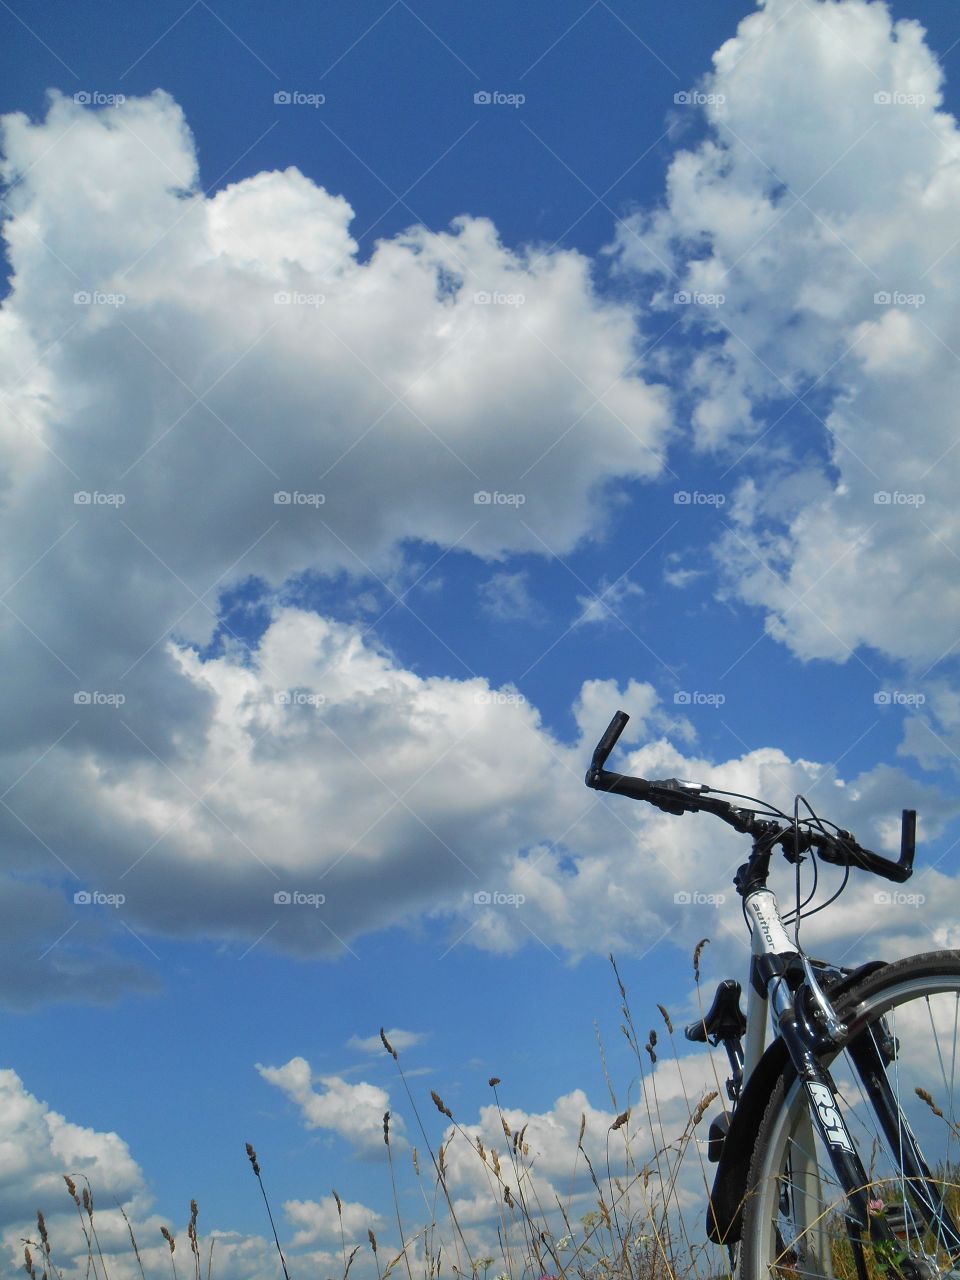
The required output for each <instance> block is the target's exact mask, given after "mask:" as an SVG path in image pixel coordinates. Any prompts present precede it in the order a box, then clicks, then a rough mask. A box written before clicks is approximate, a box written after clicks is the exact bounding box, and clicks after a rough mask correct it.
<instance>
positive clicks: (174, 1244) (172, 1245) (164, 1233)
mask: <svg viewBox="0 0 960 1280" xmlns="http://www.w3.org/2000/svg"><path fill="white" fill-rule="evenodd" d="M160 1234H161V1235H162V1236H163V1238H164V1240H166V1242H167V1244H168V1245H169V1246H170V1252H171V1253H173V1251H174V1249H175V1248H176V1247H177V1242H176V1240H174V1238H173V1236H172V1235H171V1233H170V1232H169V1231H168V1230H167V1228H166V1227H161V1228H160Z"/></svg>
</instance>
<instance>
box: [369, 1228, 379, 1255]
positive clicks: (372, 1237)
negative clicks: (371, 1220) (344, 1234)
mask: <svg viewBox="0 0 960 1280" xmlns="http://www.w3.org/2000/svg"><path fill="white" fill-rule="evenodd" d="M367 1239H368V1240H369V1241H370V1248H371V1249H372V1250H373V1252H374V1253H376V1252H377V1237H376V1236H375V1235H374V1234H373V1227H367Z"/></svg>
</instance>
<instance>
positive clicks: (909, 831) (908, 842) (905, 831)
mask: <svg viewBox="0 0 960 1280" xmlns="http://www.w3.org/2000/svg"><path fill="white" fill-rule="evenodd" d="M916 849H917V811H916V809H904V811H903V816H902V818H901V820H900V862H899V864H898V865H899V866H901V867H903V868H905V870H907V871H912V870H913V855H914V853H915V852H916Z"/></svg>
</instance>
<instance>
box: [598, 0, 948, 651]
mask: <svg viewBox="0 0 960 1280" xmlns="http://www.w3.org/2000/svg"><path fill="white" fill-rule="evenodd" d="M942 80H943V71H942V68H941V66H940V64H939V63H938V61H937V59H936V57H935V55H934V53H933V52H932V51H931V49H930V48H929V47H928V46H927V44H926V43H925V40H924V33H923V30H922V28H921V27H920V26H919V25H918V24H917V23H916V22H914V21H908V20H904V21H900V22H896V23H895V22H893V20H892V18H891V15H890V12H889V10H888V8H887V7H886V6H884V5H882V4H879V3H869V4H868V3H862V2H861V0H844V3H838V4H834V3H831V4H823V3H803V4H792V3H790V0H767V2H766V3H763V4H762V5H761V6H760V8H759V9H758V11H757V12H756V13H753V14H751V15H750V16H748V17H747V18H745V19H744V20H743V21H742V22H741V24H740V26H739V28H738V30H737V33H736V35H735V36H734V37H733V38H732V39H730V40H728V41H727V42H726V43H725V44H724V45H723V46H722V47H721V49H720V50H719V51H718V52H717V54H716V55H715V57H714V72H713V74H712V75H711V76H709V77H708V78H707V81H706V83H705V84H704V86H703V88H704V90H705V91H706V97H705V101H706V104H707V105H706V106H705V111H706V117H707V123H708V125H709V134H708V137H707V138H706V140H705V141H703V142H702V143H701V144H700V145H699V146H697V147H696V148H695V149H692V150H687V151H682V152H680V153H679V154H678V155H677V156H676V158H675V159H674V161H673V162H672V164H671V167H670V171H669V175H668V181H667V192H666V199H665V201H664V203H663V205H662V207H661V208H659V209H658V210H655V211H652V212H645V213H641V214H638V215H636V217H635V218H634V220H633V222H632V230H633V231H634V232H635V233H636V234H635V235H631V234H627V233H623V234H622V235H621V236H620V238H619V241H618V244H617V246H616V252H617V254H618V261H619V262H620V264H621V266H622V267H623V268H624V269H625V270H627V271H628V272H632V271H640V272H643V273H651V272H656V271H658V270H659V268H658V266H657V263H658V261H659V262H663V263H666V264H668V265H669V267H670V269H671V272H672V274H671V275H669V276H668V277H666V278H665V279H664V278H662V277H661V280H660V281H659V282H655V283H654V293H653V295H652V301H653V302H654V304H655V305H661V306H663V307H666V308H673V307H674V303H673V297H674V295H675V294H677V293H680V294H682V295H683V296H686V297H692V298H693V299H694V304H693V305H691V304H682V305H681V306H678V307H676V308H675V309H676V310H677V311H678V314H680V315H682V316H685V317H686V320H685V324H686V326H687V328H688V329H689V331H690V333H691V335H692V334H693V333H694V332H696V333H697V334H698V338H699V349H698V351H697V352H696V353H695V354H694V356H693V357H691V355H690V352H689V350H688V349H684V351H683V353H682V357H681V358H682V360H683V361H684V364H685V367H686V369H687V370H688V371H689V372H687V373H684V374H682V375H681V376H682V378H683V381H684V383H685V387H686V391H687V393H688V395H689V397H690V399H691V402H692V421H693V426H694V436H695V440H696V443H697V444H698V445H699V447H700V448H701V449H704V450H714V451H719V453H720V455H721V457H722V459H723V461H724V464H725V466H727V467H729V468H736V469H735V471H734V475H736V476H737V477H739V479H740V480H741V486H740V491H739V500H738V504H737V506H736V509H735V510H734V511H733V512H732V517H733V518H732V521H731V522H730V526H731V532H730V534H729V536H728V537H727V538H726V539H724V540H723V541H722V542H721V544H720V545H719V547H718V559H719V561H720V562H721V563H722V564H724V565H725V566H726V568H727V569H728V570H729V580H730V584H731V585H730V589H731V591H732V592H735V593H736V594H738V595H739V596H740V597H741V598H743V599H745V600H747V601H748V602H750V603H751V604H755V605H758V606H760V607H762V608H763V609H765V610H766V612H767V624H766V625H767V630H768V631H769V633H770V634H772V635H773V636H775V637H776V638H777V639H778V640H780V641H782V642H783V643H784V644H785V645H787V646H789V648H790V649H791V650H792V651H793V652H794V653H796V654H797V655H798V656H800V657H802V658H813V657H819V658H828V659H832V660H837V661H841V662H844V661H847V660H849V659H850V657H851V655H852V654H853V652H854V651H855V650H857V649H858V648H859V647H861V646H870V647H872V648H874V649H876V650H880V651H882V652H883V653H885V654H887V655H890V656H892V657H894V658H899V659H903V660H904V661H906V662H907V663H909V664H911V665H912V666H913V668H914V669H915V671H917V672H922V671H924V670H926V668H928V667H929V666H930V665H931V664H936V663H937V662H938V661H940V660H942V659H944V658H945V657H946V656H947V655H948V654H950V653H951V652H952V650H953V647H954V646H955V644H956V642H957V637H958V635H960V594H958V575H957V572H956V569H957V557H958V554H960V546H958V543H957V538H956V535H957V521H956V502H955V494H956V490H957V486H958V482H960V454H958V451H957V450H956V448H955V442H956V432H957V422H956V410H955V405H956V404H957V398H958V396H957V393H958V387H960V369H958V359H957V352H958V350H960V345H958V344H960V311H958V308H957V304H956V297H957V293H958V284H960V277H958V272H960V255H958V254H957V252H956V219H955V216H954V212H955V208H956V202H957V197H958V192H960V163H958V162H960V134H958V131H957V126H956V121H955V120H954V118H953V117H952V116H951V115H949V114H948V113H947V112H945V111H944V110H943V109H942ZM798 120H802V122H803V123H802V128H799V127H796V123H797V121H798ZM638 237H639V238H638ZM644 246H646V248H645V247H644ZM651 251H653V252H651ZM654 252H655V255H656V256H655V257H654ZM717 298H720V299H721V301H720V304H719V305H717ZM698 299H699V305H697V301H698ZM745 472H746V473H747V474H746V478H745V475H744V473H745ZM862 660H864V661H867V662H869V658H868V657H865V656H862Z"/></svg>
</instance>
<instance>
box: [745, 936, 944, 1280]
mask: <svg viewBox="0 0 960 1280" xmlns="http://www.w3.org/2000/svg"><path fill="white" fill-rule="evenodd" d="M837 1013H838V1016H839V1018H840V1020H841V1021H842V1022H843V1023H845V1024H847V1028H848V1030H847V1035H846V1036H845V1037H844V1039H843V1041H842V1043H841V1044H840V1046H839V1048H838V1049H837V1050H836V1051H835V1052H832V1053H830V1054H829V1055H825V1057H824V1061H825V1062H826V1063H827V1064H828V1065H829V1066H830V1070H831V1073H832V1074H833V1077H834V1082H835V1085H836V1088H837V1094H838V1100H839V1101H840V1104H841V1109H842V1111H843V1113H844V1119H845V1121H846V1124H847V1129H848V1131H849V1132H850V1134H851V1137H852V1139H853V1141H854V1143H855V1145H856V1146H857V1149H858V1152H859V1155H860V1159H861V1161H862V1163H863V1166H864V1168H865V1169H866V1170H867V1171H868V1174H869V1175H870V1177H871V1184H870V1196H871V1201H872V1205H873V1206H874V1212H876V1213H880V1214H883V1215H884V1216H886V1218H887V1220H888V1222H892V1221H896V1222H898V1223H899V1222H900V1217H901V1216H902V1217H903V1220H904V1222H905V1224H906V1226H905V1234H903V1235H901V1236H900V1240H901V1242H902V1249H903V1254H902V1256H900V1254H899V1253H898V1254H897V1255H895V1256H896V1257H898V1258H899V1261H900V1262H901V1263H903V1262H905V1260H906V1259H907V1258H908V1257H913V1258H916V1259H917V1260H918V1261H919V1259H920V1258H921V1257H922V1258H923V1259H924V1265H923V1267H922V1268H921V1270H922V1271H923V1274H924V1275H926V1276H935V1275H937V1274H939V1275H941V1276H943V1275H946V1274H947V1273H948V1272H949V1271H950V1270H951V1268H952V1266H953V1265H954V1260H955V1258H956V1251H955V1250H954V1251H953V1253H952V1259H951V1255H950V1254H948V1253H947V1252H946V1250H945V1249H944V1250H940V1249H939V1244H940V1241H939V1239H932V1238H931V1234H930V1231H929V1229H928V1230H927V1232H926V1234H924V1230H923V1225H924V1224H923V1221H922V1219H921V1218H920V1216H919V1215H918V1214H916V1213H914V1212H913V1210H912V1208H911V1205H912V1204H913V1201H912V1200H911V1197H910V1194H909V1188H908V1186H907V1182H908V1181H909V1179H904V1176H903V1164H904V1161H903V1155H902V1151H903V1137H902V1135H903V1133H905V1132H906V1130H904V1129H902V1119H903V1118H905V1119H906V1120H907V1121H908V1123H909V1124H910V1126H911V1129H912V1131H913V1132H914V1133H915V1134H917V1136H918V1140H919V1142H920V1146H921V1148H922V1149H923V1151H924V1154H925V1156H926V1157H927V1160H928V1165H929V1167H930V1168H931V1170H933V1171H936V1173H937V1175H938V1177H942V1181H943V1186H944V1188H947V1187H948V1186H949V1187H953V1186H954V1185H955V1184H956V1183H960V1172H957V1173H955V1174H951V1171H952V1170H960V1128H958V1124H957V1119H958V1117H957V1111H956V1107H955V1099H954V1093H955V1090H954V1085H955V1083H956V1080H957V1077H958V1075H960V952H957V951H935V952H927V953H924V954H922V955H916V956H911V957H909V958H907V959H905V960H899V961H896V962H894V963H892V964H889V965H886V966H885V967H884V968H882V969H879V970H877V971H876V972H874V973H873V974H870V975H869V976H868V977H866V978H865V979H864V980H863V982H862V983H860V984H858V985H857V986H856V987H855V988H853V989H852V990H851V991H849V992H848V993H847V994H846V995H845V996H844V997H843V998H842V999H841V1000H840V1001H838V1004H837ZM927 1021H928V1022H929V1026H930V1028H931V1030H932V1037H931V1039H930V1040H929V1041H926V1040H925V1041H924V1042H923V1043H918V1041H917V1038H916V1031H917V1029H918V1028H919V1029H922V1028H923V1027H924V1026H925V1025H926V1022H927ZM898 1032H899V1033H902V1034H898ZM948 1034H949V1035H952V1040H949V1041H948ZM863 1035H868V1036H870V1037H871V1041H872V1042H876V1043H877V1044H879V1043H881V1042H882V1044H883V1049H884V1058H883V1061H884V1063H885V1066H886V1074H887V1078H888V1080H890V1078H891V1075H892V1076H893V1084H894V1085H895V1089H894V1097H895V1101H896V1105H897V1108H899V1113H898V1125H899V1126H901V1127H900V1135H901V1136H900V1143H901V1146H900V1154H899V1155H898V1153H897V1152H896V1151H894V1152H891V1151H890V1148H891V1147H892V1146H894V1145H895V1144H894V1143H893V1142H891V1141H890V1140H889V1139H888V1137H887V1136H886V1135H885V1134H884V1133H883V1129H882V1126H881V1125H880V1122H879V1120H878V1119H877V1116H876V1113H875V1111H874V1109H873V1107H872V1106H871V1104H870V1103H869V1101H868V1100H867V1098H866V1095H865V1093H864V1092H863V1090H862V1088H859V1086H858V1085H857V1073H856V1071H855V1069H854V1066H853V1063H852V1060H851V1058H850V1056H849V1052H848V1051H849V1048H850V1046H851V1045H853V1046H855V1045H856V1043H857V1037H858V1036H863ZM891 1037H892V1039H891ZM945 1051H946V1057H945V1056H944V1053H945ZM887 1055H889V1059H888V1057H887ZM938 1065H939V1067H940V1070H941V1075H942V1079H941V1080H940V1081H939V1082H935V1083H933V1085H932V1087H931V1081H930V1079H929V1078H925V1074H926V1073H927V1067H928V1066H929V1067H930V1068H931V1071H935V1070H936V1068H937V1066H938ZM848 1069H849V1070H848ZM851 1081H852V1085H851ZM937 1084H939V1089H938V1088H937ZM917 1085H919V1086H920V1087H921V1088H925V1089H926V1090H927V1092H928V1095H929V1097H930V1099H931V1100H932V1101H933V1103H934V1106H939V1108H940V1110H941V1115H940V1117H939V1118H938V1117H937V1114H936V1112H935V1111H934V1110H933V1108H932V1107H931V1106H930V1103H929V1102H927V1101H924V1100H923V1098H921V1097H920V1096H919V1095H917V1094H916V1092H915V1089H916V1087H917ZM858 1089H859V1094H860V1097H859V1100H858V1099H857V1098H856V1097H855V1092H856V1090H858ZM861 1104H862V1105H861ZM807 1107H808V1102H807V1096H806V1094H805V1092H802V1091H801V1084H800V1082H799V1081H798V1079H797V1077H796V1074H795V1073H794V1072H793V1070H792V1068H790V1069H789V1070H788V1071H787V1072H785V1073H784V1075H782V1076H781V1077H780V1079H779V1081H778V1082H777V1084H776V1086H775V1088H774V1090H773V1093H772V1094H771V1096H770V1100H769V1102H768V1104H767V1107H766V1110H765V1112H764V1116H763V1120H762V1122H761V1125H760V1128H759V1130H758V1134H757V1141H756V1144H755V1146H754V1151H753V1157H752V1159H751V1163H750V1171H749V1174H748V1178H747V1188H748V1189H747V1194H746V1201H745V1204H744V1215H743V1234H742V1239H741V1244H740V1255H739V1267H738V1271H739V1280H771V1278H774V1280H778V1278H779V1280H787V1278H789V1280H798V1278H802V1280H835V1277H836V1276H838V1275H845V1274H854V1275H855V1274H856V1270H855V1267H854V1266H853V1265H852V1264H854V1263H855V1262H856V1259H855V1258H854V1257H853V1256H852V1254H851V1256H850V1257H849V1258H848V1259H845V1258H844V1257H843V1256H842V1255H843V1251H844V1249H849V1248H852V1246H850V1245H849V1243H848V1240H849V1237H848V1236H847V1235H846V1233H845V1231H844V1229H843V1225H842V1224H843V1218H842V1205H843V1202H844V1198H843V1194H842V1192H841V1191H840V1188H839V1187H837V1186H836V1184H835V1179H834V1185H833V1187H831V1185H830V1183H831V1179H832V1178H833V1172H832V1167H831V1166H830V1163H829V1160H828V1158H827V1156H826V1154H825V1152H824V1149H823V1146H822V1143H821V1141H820V1139H819V1137H818V1136H815V1134H814V1131H813V1127H812V1122H811V1121H810V1119H809V1113H808V1110H807ZM871 1123H873V1124H874V1125H875V1126H876V1130H875V1132H874V1133H873V1134H872V1135H870V1138H869V1143H867V1142H865V1141H864V1137H863V1132H864V1130H869V1126H870V1124H871ZM921 1131H922V1132H921ZM930 1134H932V1135H934V1137H935V1143H934V1144H933V1145H929V1146H928V1143H929V1139H928V1138H927V1135H930ZM878 1139H879V1143H878ZM925 1139H926V1141H925ZM878 1159H885V1160H886V1166H882V1168H889V1170H890V1176H889V1177H888V1176H886V1175H885V1174H884V1175H883V1176H876V1175H877V1160H878ZM942 1194H943V1196H944V1199H945V1200H946V1202H947V1205H948V1210H949V1212H950V1214H951V1216H952V1218H953V1221H954V1222H957V1221H958V1220H960V1188H958V1189H957V1191H956V1192H952V1191H948V1190H944V1191H943V1193H942ZM951 1197H952V1202H951ZM878 1205H879V1206H880V1207H879V1208H877V1207H876V1206H878ZM904 1206H906V1207H905V1208H904ZM938 1235H939V1231H938ZM845 1242H846V1243H845ZM863 1247H864V1258H863V1261H864V1262H865V1263H866V1264H867V1270H868V1272H869V1273H870V1274H871V1275H875V1274H877V1271H876V1268H874V1267H870V1266H869V1260H870V1259H869V1254H870V1252H871V1251H877V1252H878V1251H879V1249H880V1248H884V1249H886V1250H887V1252H888V1255H889V1246H886V1245H885V1246H879V1245H874V1244H872V1243H871V1240H870V1239H868V1240H867V1241H866V1243H865V1244H864V1246H863ZM931 1249H932V1250H933V1252H932V1253H931V1252H930V1250H931ZM941 1255H942V1256H941ZM931 1259H933V1261H931ZM874 1261H878V1259H877V1258H876V1257H875V1259H874ZM846 1263H849V1264H851V1265H849V1266H848V1265H846ZM889 1265H890V1258H889V1256H888V1258H887V1260H886V1262H885V1263H882V1265H881V1272H880V1273H881V1274H883V1266H886V1267H887V1268H888V1269H887V1272H886V1274H888V1275H889V1274H890V1272H889ZM915 1270H916V1268H914V1271H915ZM954 1275H956V1272H954Z"/></svg>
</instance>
